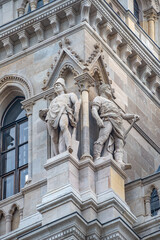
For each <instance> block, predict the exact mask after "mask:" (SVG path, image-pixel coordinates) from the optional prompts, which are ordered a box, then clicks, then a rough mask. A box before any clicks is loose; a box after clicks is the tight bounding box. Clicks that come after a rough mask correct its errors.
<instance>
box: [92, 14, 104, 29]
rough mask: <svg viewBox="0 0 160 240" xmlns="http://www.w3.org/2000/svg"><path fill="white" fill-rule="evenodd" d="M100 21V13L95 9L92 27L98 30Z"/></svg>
mask: <svg viewBox="0 0 160 240" xmlns="http://www.w3.org/2000/svg"><path fill="white" fill-rule="evenodd" d="M100 22H102V14H100V12H98V11H97V14H96V16H95V19H94V23H93V29H94V30H95V31H96V32H98V24H99V23H100Z"/></svg>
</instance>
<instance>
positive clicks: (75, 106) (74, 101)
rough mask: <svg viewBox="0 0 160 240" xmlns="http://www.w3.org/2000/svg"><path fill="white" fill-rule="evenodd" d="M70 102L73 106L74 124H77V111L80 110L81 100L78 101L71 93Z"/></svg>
mask: <svg viewBox="0 0 160 240" xmlns="http://www.w3.org/2000/svg"><path fill="white" fill-rule="evenodd" d="M71 102H72V104H73V109H74V117H75V120H76V122H78V118H79V110H80V107H81V100H78V97H77V95H76V94H74V93H72V94H71Z"/></svg>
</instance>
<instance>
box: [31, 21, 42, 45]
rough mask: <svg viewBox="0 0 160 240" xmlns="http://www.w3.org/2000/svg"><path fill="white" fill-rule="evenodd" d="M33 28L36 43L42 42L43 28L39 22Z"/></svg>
mask: <svg viewBox="0 0 160 240" xmlns="http://www.w3.org/2000/svg"><path fill="white" fill-rule="evenodd" d="M33 27H34V30H35V33H36V35H37V38H38V42H42V41H43V40H44V27H43V25H42V23H41V22H40V23H37V24H35V25H34V26H33Z"/></svg>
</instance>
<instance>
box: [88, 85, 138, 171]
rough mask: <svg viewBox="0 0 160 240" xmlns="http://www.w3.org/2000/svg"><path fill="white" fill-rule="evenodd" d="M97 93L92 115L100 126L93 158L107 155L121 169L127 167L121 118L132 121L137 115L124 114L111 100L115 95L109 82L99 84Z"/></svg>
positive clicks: (128, 166) (136, 119)
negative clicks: (124, 156)
mask: <svg viewBox="0 0 160 240" xmlns="http://www.w3.org/2000/svg"><path fill="white" fill-rule="evenodd" d="M99 95H100V96H97V97H95V98H94V100H93V104H92V115H93V117H94V118H95V120H96V122H97V125H98V126H99V128H100V130H99V137H98V139H97V141H96V142H95V143H94V160H96V159H98V158H100V157H106V156H107V155H109V156H110V157H111V158H112V157H113V158H114V159H115V160H116V162H117V163H118V164H119V166H120V167H121V168H122V169H129V168H131V165H130V164H125V163H124V161H123V148H124V143H125V138H126V134H124V133H123V130H122V120H123V119H125V120H131V119H133V123H134V122H136V121H138V120H139V116H138V115H134V114H125V113H123V112H122V110H121V109H120V108H118V106H117V105H116V104H115V103H114V101H113V99H114V98H115V97H114V93H113V89H112V88H111V86H110V85H109V84H105V83H103V84H101V85H100V86H99ZM132 125H133V124H132ZM127 133H128V131H127Z"/></svg>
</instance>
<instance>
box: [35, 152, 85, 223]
mask: <svg viewBox="0 0 160 240" xmlns="http://www.w3.org/2000/svg"><path fill="white" fill-rule="evenodd" d="M44 168H45V169H46V171H47V194H46V195H44V196H43V199H42V203H41V204H40V205H38V206H37V209H38V211H39V212H40V213H41V214H42V215H43V224H46V223H49V222H51V221H54V220H56V219H59V218H62V217H65V216H67V215H69V214H71V213H73V212H80V207H79V206H80V195H79V171H78V168H79V165H78V160H77V159H76V158H75V157H73V155H71V154H69V153H68V151H66V152H64V153H62V154H59V155H57V156H55V157H53V158H50V159H48V160H47V163H46V164H45V165H44Z"/></svg>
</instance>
